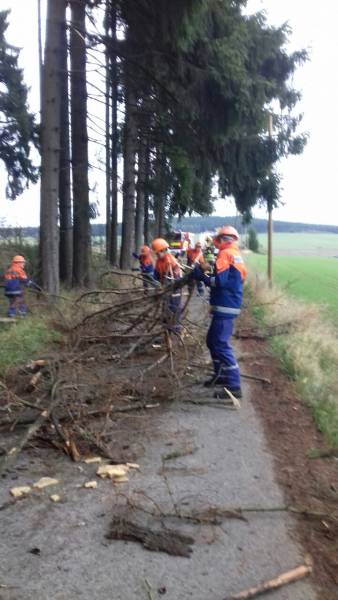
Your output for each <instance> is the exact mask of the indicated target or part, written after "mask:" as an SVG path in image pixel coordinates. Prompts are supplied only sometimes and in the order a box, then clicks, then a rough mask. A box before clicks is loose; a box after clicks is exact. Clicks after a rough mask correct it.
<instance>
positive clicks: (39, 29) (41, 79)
mask: <svg viewBox="0 0 338 600" xmlns="http://www.w3.org/2000/svg"><path fill="white" fill-rule="evenodd" d="M37 2H38V52H39V78H40V114H41V111H42V85H43V74H42V72H43V50H42V17H41V0H37Z"/></svg>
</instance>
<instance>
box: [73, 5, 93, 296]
mask: <svg viewBox="0 0 338 600" xmlns="http://www.w3.org/2000/svg"><path fill="white" fill-rule="evenodd" d="M70 5H71V13H72V17H71V34H70V58H71V117H72V167H73V211H74V216H73V223H74V225H73V251H74V252H73V284H74V285H77V286H81V287H82V286H85V285H87V284H88V283H89V279H90V273H89V265H90V246H91V244H90V222H89V216H90V211H89V185H88V132H87V85H86V41H85V40H86V0H71V2H70Z"/></svg>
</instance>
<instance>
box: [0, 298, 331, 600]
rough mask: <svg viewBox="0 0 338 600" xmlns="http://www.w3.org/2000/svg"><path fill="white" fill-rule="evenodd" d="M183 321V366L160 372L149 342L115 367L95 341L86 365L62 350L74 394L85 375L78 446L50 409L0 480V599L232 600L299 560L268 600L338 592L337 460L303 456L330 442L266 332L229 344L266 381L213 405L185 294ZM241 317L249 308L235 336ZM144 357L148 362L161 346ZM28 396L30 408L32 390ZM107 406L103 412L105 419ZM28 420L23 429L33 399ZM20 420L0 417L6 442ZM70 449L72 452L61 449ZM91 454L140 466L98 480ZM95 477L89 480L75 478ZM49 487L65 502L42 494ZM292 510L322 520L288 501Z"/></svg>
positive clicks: (198, 306) (203, 311)
mask: <svg viewBox="0 0 338 600" xmlns="http://www.w3.org/2000/svg"><path fill="white" fill-rule="evenodd" d="M189 319H190V324H191V326H193V324H195V325H194V326H195V327H196V331H198V339H197V340H196V342H194V340H193V339H192V340H191V341H190V345H188V347H187V349H186V352H188V353H189V357H188V358H189V360H188V363H187V368H186V370H185V372H184V373H182V372H180V373H178V374H177V373H176V374H175V373H174V375H173V377H172V378H171V379H170V380H169V379H167V377H166V375H167V374H166V372H165V370H167V369H168V367H166V368H163V366H162V367H161V366H160V365H159V366H158V368H155V369H152V370H151V371H148V372H146V369H149V352H145V351H144V350H143V351H142V352H136V354H135V356H134V357H133V358H131V359H129V360H128V361H127V362H126V363H124V364H121V363H116V361H115V355H114V354H113V355H112V353H111V350H110V354H111V357H110V359H109V360H108V355H105V354H104V352H103V355H102V357H101V359H100V360H98V359H97V355H95V354H94V351H93V350H91V349H90V348H89V353H88V352H87V353H84V356H85V358H84V359H83V362H82V364H81V369H80V370H79V369H75V366H74V363H73V364H71V361H70V360H69V361H68V364H63V365H62V378H63V380H66V381H67V389H68V391H69V390H71V393H73V389H75V388H76V389H77V391H78V390H80V395H81V394H82V392H81V389H82V388H81V383H82V385H84V383H83V382H85V385H86V387H84V388H83V394H82V397H81V402H82V404H83V405H82V413H81V415H80V416H81V418H82V421H81V420H80V421H79V423H80V425H79V426H78V429H79V428H80V431H82V440H81V442H80V441H78V440H76V445H75V446H76V447H75V449H74V448H73V450H72V452H70V450H69V447H68V446H67V444H66V445H65V446H64V447H63V446H62V444H61V443H60V441H59V442H58V441H57V437H56V436H55V428H59V430H60V422H61V423H63V420H62V419H63V415H62V413H60V414H59V415H58V419H59V420H56V421H55V422H54V425H53V424H52V425H50V426H49V427H48V426H46V427H45V428H44V429H43V430H42V431H41V432H40V433H39V435H37V436H36V437H35V438H34V440H31V442H30V443H29V444H28V445H27V447H26V448H25V449H24V450H23V451H22V452H21V453H20V455H19V457H18V460H17V462H16V464H15V465H14V466H13V467H12V468H10V469H9V471H8V472H7V473H6V474H5V475H6V476H3V479H2V485H1V489H0V510H1V513H0V514H1V538H0V599H1V600H65V599H67V600H75V599H76V598H81V599H82V600H108V599H111V600H136V599H137V600H139V599H142V598H144V599H145V600H155V599H157V598H161V597H165V598H168V600H178V599H179V600H187V599H189V598H192V599H193V600H226V599H227V598H230V597H231V594H234V593H236V592H239V591H241V590H243V589H245V588H248V587H250V586H252V585H256V584H258V583H260V582H262V581H264V580H267V579H271V578H272V577H275V576H277V575H279V574H280V573H283V572H286V571H288V570H290V569H293V568H294V567H297V566H299V565H301V564H304V562H305V560H306V557H307V555H308V554H309V555H310V556H311V557H312V560H313V565H314V567H313V574H312V575H311V576H310V577H309V578H307V579H304V580H302V581H299V582H297V583H293V584H291V585H290V586H287V587H284V588H282V589H280V590H279V591H275V592H272V593H267V594H266V596H265V597H266V598H271V600H272V599H273V598H274V599H276V600H315V599H319V600H336V598H337V594H338V579H337V572H338V570H337V566H338V564H337V563H338V561H337V559H336V555H337V547H336V543H337V542H336V540H337V529H338V527H337V523H336V521H335V519H334V513H335V511H336V510H337V503H338V472H337V463H336V459H335V458H328V459H310V458H308V452H309V450H311V449H312V448H319V449H321V448H324V443H323V440H322V439H321V436H320V435H319V433H318V432H317V431H316V429H315V426H314V424H313V421H312V418H311V416H310V414H309V412H308V410H307V408H306V407H304V405H303V404H302V403H301V402H300V400H299V399H298V398H297V397H296V395H295V392H294V389H293V386H292V383H291V382H290V381H289V380H288V379H287V378H286V376H285V375H283V374H282V373H281V371H280V370H279V368H278V365H277V364H276V362H275V359H274V358H273V357H272V356H271V355H270V353H269V351H268V348H267V344H266V341H265V340H253V339H246V340H240V341H238V342H237V353H238V356H239V358H240V363H241V368H242V370H243V373H246V374H251V375H254V376H259V377H264V378H266V379H269V380H270V381H271V384H269V383H261V382H252V381H250V382H249V383H248V380H245V383H244V385H243V388H244V398H243V400H242V401H241V407H240V408H237V409H235V408H234V407H233V406H230V405H228V404H226V405H221V404H215V402H213V400H212V392H209V391H205V389H203V388H202V386H201V382H202V381H203V379H204V376H205V375H206V374H207V370H208V368H209V367H208V357H207V355H206V354H205V348H204V349H203V346H200V342H201V340H202V339H203V336H204V334H205V330H206V327H207V322H208V318H207V306H206V303H205V302H204V301H203V300H201V299H200V298H196V299H195V298H194V301H193V303H192V308H191V311H190V315H189ZM201 323H202V324H203V325H202V327H199V325H200V324H201ZM251 326H252V324H251V320H250V316H249V315H248V314H244V315H243V317H242V318H241V320H240V322H239V324H238V330H239V331H240V330H241V329H242V328H245V330H247V329H248V328H250V327H251ZM114 351H115V350H114ZM79 352H80V350H79ZM152 352H153V356H152V357H150V366H151V365H152V364H154V361H155V363H156V360H157V357H158V356H159V353H161V342H159V343H158V344H157V343H154V344H153V345H152ZM162 368H163V370H161V369H162ZM142 373H143V376H144V381H142V385H143V389H144V392H143V397H142V407H140V408H139V410H135V411H134V410H133V411H129V406H130V403H131V402H135V401H136V402H140V399H141V396H139V395H138V394H139V389H140V388H137V386H136V383H135V376H136V378H137V379H138V382H137V383H140V379H142ZM25 377H26V378H27V374H25ZM18 379H20V377H18ZM182 380H184V382H183V383H184V385H182ZM89 382H90V384H91V388H90V390H89ZM14 383H15V386H16V387H15V393H16V394H18V393H19V391H20V390H21V393H22V389H23V387H22V386H23V383H22V381H17V380H16V381H15V382H13V386H14ZM161 386H162V387H161ZM88 390H89V391H88ZM112 390H113V391H114V398H115V397H116V395H117V396H118V402H117V404H118V406H121V403H122V396H123V394H124V399H123V403H124V404H123V406H124V408H125V409H126V410H125V412H123V411H122V408H121V412H116V413H114V414H113V416H112V414H111V412H109V410H110V411H111V405H110V404H109V403H108V399H109V402H110V401H111V398H112ZM22 397H23V398H26V402H28V400H27V398H29V395H23V396H22ZM89 398H90V403H89V400H88V399H89ZM135 398H136V400H135ZM145 399H146V401H145ZM72 401H73V399H72V397H70V398H69V410H70V411H72V410H73V409H72V404H71V402H72ZM196 402H197V403H196ZM88 403H89V404H88ZM100 403H103V404H102V405H101V404H100ZM107 403H108V404H109V406H110V409H109V410H108V408H107V409H106V413H105V414H104V415H102V406H103V405H107ZM115 404H116V400H115ZM88 405H90V406H91V409H90V410H91V411H92V412H91V413H90V411H89V410H88ZM98 406H99V409H98ZM136 408H137V406H136ZM100 411H101V416H100V415H99V416H98V417H97V413H99V412H100ZM94 413H95V414H94ZM20 414H21V413H20ZM90 414H92V415H93V416H92V420H93V421H95V428H94V427H91V428H90V430H89V427H88V431H86V435H85V434H84V432H83V429H81V428H83V427H84V425H83V423H84V422H85V420H84V419H88V417H90ZM25 415H26V422H27V423H28V422H29V421H30V418H29V410H28V407H26V413H25ZM21 416H22V415H21ZM73 417H74V413H73ZM17 420H18V419H17ZM22 423H23V426H22V427H19V426H17V427H15V428H13V426H12V425H11V426H9V425H7V426H6V425H4V426H2V428H1V431H2V445H4V446H5V447H6V448H7V449H8V448H10V447H12V446H13V445H15V444H17V443H18V440H19V439H20V437H21V436H22V432H23V428H25V427H27V424H25V420H24V419H22ZM62 427H63V429H62ZM62 427H61V437H62V436H64V437H65V438H67V435H68V434H69V439H70V433H69V431H70V429H69V430H67V427H66V425H64V426H63V425H62ZM11 429H12V431H11ZM74 431H75V429H74V427H73V429H72V434H73V432H74ZM59 433H60V431H59ZM59 437H60V436H59ZM74 439H75V438H74ZM88 440H89V442H88ZM66 441H69V440H67V439H66ZM71 441H72V440H71ZM51 442H52V443H51ZM85 442H87V444H86V443H85ZM65 447H66V449H67V448H68V453H69V454H71V455H72V457H73V459H74V458H76V461H71V460H70V459H69V457H68V456H66V455H65V453H64V451H63V450H64V449H65ZM100 449H101V450H102V453H100ZM60 450H62V451H61V452H60ZM94 454H101V455H103V459H106V460H107V462H108V463H123V464H126V463H127V462H130V463H137V464H138V465H139V467H140V468H139V469H133V468H131V469H130V470H129V471H128V473H127V476H126V477H125V478H122V479H120V480H119V481H118V479H116V480H113V481H112V480H110V479H100V478H99V477H98V476H97V474H96V472H97V469H98V467H100V466H102V465H98V464H95V463H91V464H88V463H86V462H85V461H84V458H85V456H93V455H94ZM109 457H110V460H109ZM134 466H135V465H134ZM45 476H48V477H53V478H55V479H56V480H57V481H58V483H56V484H55V485H53V486H51V487H47V488H45V489H43V490H38V489H34V490H33V491H32V492H31V493H29V494H27V496H23V497H22V499H21V498H20V499H18V500H16V501H15V500H13V501H11V500H9V499H10V490H11V488H13V486H21V485H31V484H32V483H33V482H35V481H37V480H39V478H40V477H45ZM124 479H125V481H123V480H124ZM89 481H95V482H96V484H97V487H96V488H93V489H91V488H84V484H85V483H86V482H89ZM54 494H57V495H58V496H59V501H57V502H53V501H52V500H51V499H50V496H51V495H54ZM290 505H292V506H293V507H294V508H296V509H299V510H302V511H304V510H305V511H310V512H312V513H316V515H317V516H316V517H315V518H310V517H304V516H300V515H297V514H295V513H292V512H291V513H290V511H287V510H284V508H286V507H288V506H290ZM235 509H236V510H235ZM239 509H242V512H241V511H240V510H239ZM245 509H248V510H247V511H246V510H245ZM275 509H277V510H275ZM280 509H281V510H280ZM318 514H319V515H323V516H319V517H318ZM126 524H127V525H129V529H128V528H126ZM117 525H118V526H117ZM126 529H127V530H128V531H129V535H132V536H134V537H135V535H136V534H135V531H138V533H140V531H141V533H142V530H144V529H146V534H147V535H146V536H143V538H142V539H143V542H144V543H145V545H148V546H149V545H150V546H151V545H152V547H153V550H157V551H150V550H149V549H146V548H145V547H143V546H142V545H141V544H140V543H139V542H135V541H126V540H125V539H115V538H116V537H119V536H120V537H122V538H123V537H126ZM121 532H122V533H121ZM152 534H154V536H153V537H154V539H155V542H154V539H153V537H152ZM157 534H158V535H157ZM154 544H155V547H154ZM156 544H157V547H156ZM161 549H162V550H163V549H165V550H166V552H162V551H158V550H161Z"/></svg>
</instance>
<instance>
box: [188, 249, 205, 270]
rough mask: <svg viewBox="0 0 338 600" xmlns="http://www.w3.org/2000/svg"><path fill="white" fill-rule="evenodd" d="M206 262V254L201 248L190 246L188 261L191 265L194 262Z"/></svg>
mask: <svg viewBox="0 0 338 600" xmlns="http://www.w3.org/2000/svg"><path fill="white" fill-rule="evenodd" d="M203 262H204V256H203V252H202V250H201V248H189V250H188V251H187V263H188V266H189V267H191V266H192V265H194V264H201V263H203Z"/></svg>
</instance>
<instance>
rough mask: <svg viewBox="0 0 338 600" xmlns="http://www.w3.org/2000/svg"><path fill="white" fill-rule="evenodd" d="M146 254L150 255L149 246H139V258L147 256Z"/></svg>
mask: <svg viewBox="0 0 338 600" xmlns="http://www.w3.org/2000/svg"><path fill="white" fill-rule="evenodd" d="M148 254H150V248H149V246H141V248H140V255H141V256H148Z"/></svg>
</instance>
